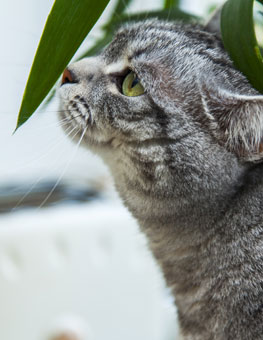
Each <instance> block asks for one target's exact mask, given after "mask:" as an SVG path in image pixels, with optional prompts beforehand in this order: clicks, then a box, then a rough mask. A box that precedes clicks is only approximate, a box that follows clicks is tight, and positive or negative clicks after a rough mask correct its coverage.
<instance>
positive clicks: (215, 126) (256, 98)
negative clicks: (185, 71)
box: [202, 88, 263, 161]
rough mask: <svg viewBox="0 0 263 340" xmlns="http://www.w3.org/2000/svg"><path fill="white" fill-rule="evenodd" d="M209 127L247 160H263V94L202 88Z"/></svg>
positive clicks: (228, 147)
mask: <svg viewBox="0 0 263 340" xmlns="http://www.w3.org/2000/svg"><path fill="white" fill-rule="evenodd" d="M202 100H203V107H204V111H205V113H206V116H207V122H208V125H209V129H210V130H211V131H212V133H213V134H214V136H215V137H216V138H217V139H218V140H219V142H220V143H221V144H224V145H225V146H226V148H227V149H228V150H229V151H231V152H234V153H235V154H236V155H237V156H238V157H239V158H241V159H243V160H244V161H258V160H263V96H261V95H251V96H250V95H247V96H246V95H239V94H233V93H231V92H229V91H228V90H216V91H213V90H211V89H209V90H208V89H204V88H203V89H202Z"/></svg>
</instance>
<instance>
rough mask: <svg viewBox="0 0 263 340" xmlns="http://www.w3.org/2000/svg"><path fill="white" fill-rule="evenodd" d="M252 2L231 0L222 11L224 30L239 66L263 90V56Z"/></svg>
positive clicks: (231, 52)
mask: <svg viewBox="0 0 263 340" xmlns="http://www.w3.org/2000/svg"><path fill="white" fill-rule="evenodd" d="M259 2H261V3H262V2H263V1H262V0H260V1H259ZM253 4H254V1H253V0H245V1H244V0H228V1H227V2H226V3H225V5H224V7H223V10H222V14H221V32H222V38H223V42H224V46H225V48H226V50H227V51H228V53H229V55H230V57H231V59H232V60H233V62H234V64H235V65H236V67H237V68H238V69H239V70H240V71H241V72H242V73H243V74H244V75H245V76H246V77H247V79H248V80H249V81H250V83H251V85H252V86H254V87H255V88H256V89H257V90H258V91H260V92H261V93H263V59H262V55H261V52H260V47H259V45H258V42H257V39H256V35H255V30H254V21H253Z"/></svg>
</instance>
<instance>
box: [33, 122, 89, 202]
mask: <svg viewBox="0 0 263 340" xmlns="http://www.w3.org/2000/svg"><path fill="white" fill-rule="evenodd" d="M87 129H88V126H86V127H85V129H84V130H83V132H82V134H81V136H80V139H79V141H78V143H77V145H76V147H75V151H74V153H73V154H72V157H71V158H70V159H69V160H68V162H67V164H66V166H65V168H64V170H63V171H62V173H61V175H60V176H59V178H58V179H57V181H56V183H55V184H54V186H53V188H52V190H51V191H50V192H49V194H48V195H47V197H46V198H45V199H44V201H43V202H42V203H41V204H40V205H39V207H38V209H40V208H42V207H43V206H44V205H45V203H46V202H47V201H48V199H49V198H50V196H51V195H52V194H53V192H54V191H55V189H56V187H57V186H58V184H59V183H60V181H61V179H62V177H63V176H64V175H65V173H66V171H67V170H68V167H69V165H70V164H71V162H72V160H73V159H74V157H75V156H76V153H77V151H78V148H79V146H80V144H81V142H82V139H83V137H84V135H85V133H86V132H87ZM79 131H80V130H78V131H77V134H78V133H79ZM75 136H76V135H75Z"/></svg>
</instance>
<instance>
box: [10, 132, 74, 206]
mask: <svg viewBox="0 0 263 340" xmlns="http://www.w3.org/2000/svg"><path fill="white" fill-rule="evenodd" d="M76 128H77V127H76V126H75V127H73V128H72V129H71V131H70V132H69V133H68V134H67V137H70V135H71V134H72V132H73V131H75V130H76ZM78 133H79V130H78V131H77V132H76V133H75V134H74V135H73V136H71V138H74V137H75V136H77V134H78ZM52 169H54V167H52ZM44 176H46V174H45V175H43V176H40V177H39V178H38V179H37V180H36V181H35V183H33V184H32V185H31V187H30V188H29V190H28V191H27V192H26V193H25V194H24V195H23V196H22V197H21V199H20V200H19V201H18V202H17V203H16V205H15V206H14V207H13V208H12V209H11V212H13V211H14V210H16V209H17V208H18V207H19V206H20V205H21V203H22V202H23V201H24V200H25V198H26V197H27V196H28V195H29V194H30V193H31V192H32V190H33V189H34V188H35V187H36V185H37V184H38V183H39V182H40V181H41V179H42V178H43V177H44Z"/></svg>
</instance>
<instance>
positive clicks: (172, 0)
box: [163, 0, 180, 9]
mask: <svg viewBox="0 0 263 340" xmlns="http://www.w3.org/2000/svg"><path fill="white" fill-rule="evenodd" d="M179 5H180V0H164V6H163V8H165V9H167V8H171V7H179Z"/></svg>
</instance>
